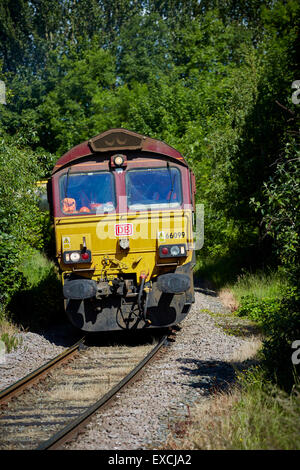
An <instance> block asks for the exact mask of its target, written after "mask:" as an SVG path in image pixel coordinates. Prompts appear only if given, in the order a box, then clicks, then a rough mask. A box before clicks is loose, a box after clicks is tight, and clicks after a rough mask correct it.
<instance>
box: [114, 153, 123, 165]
mask: <svg viewBox="0 0 300 470" xmlns="http://www.w3.org/2000/svg"><path fill="white" fill-rule="evenodd" d="M123 162H124V158H123V157H122V155H116V156H115V158H114V164H115V165H116V166H121V165H122V164H123Z"/></svg>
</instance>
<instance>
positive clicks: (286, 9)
mask: <svg viewBox="0 0 300 470" xmlns="http://www.w3.org/2000/svg"><path fill="white" fill-rule="evenodd" d="M0 12H1V14H0V64H1V66H2V71H1V72H0V79H2V80H4V81H5V83H6V87H7V97H6V100H7V105H0V106H1V108H0V223H1V228H0V265H1V271H0V300H1V304H2V307H1V312H2V313H1V323H0V331H1V334H2V335H3V334H6V332H5V331H4V329H3V328H4V327H2V326H1V325H4V323H5V322H7V321H8V319H9V320H10V321H11V319H14V321H15V322H17V323H18V324H21V325H23V326H25V327H31V328H32V327H38V326H40V325H44V324H46V323H47V321H48V320H49V321H51V319H53V318H54V317H53V312H54V311H57V307H58V305H59V304H60V297H59V295H60V294H59V292H60V291H59V290H58V285H59V283H58V280H57V272H56V268H55V266H54V264H53V260H49V259H48V260H46V259H45V258H44V254H46V255H47V256H48V258H51V255H52V254H53V249H52V245H51V243H52V238H51V223H50V220H49V217H48V216H47V215H46V214H45V213H41V212H40V211H39V210H38V207H37V193H36V181H37V180H39V179H42V178H46V177H47V176H48V175H49V173H50V171H51V168H52V166H53V163H54V161H55V160H56V159H57V158H58V157H59V156H60V155H61V154H62V153H63V152H64V151H66V150H68V149H69V148H70V147H72V146H73V145H76V144H78V143H80V142H81V141H83V140H86V139H88V138H90V137H91V136H93V135H96V134H98V133H100V132H102V131H105V130H106V129H109V128H111V127H127V128H129V129H131V130H133V131H137V132H139V133H142V134H146V135H149V136H151V137H154V138H158V139H163V140H165V141H167V142H168V143H169V144H170V145H173V146H174V147H176V148H177V149H178V150H180V151H181V152H182V153H183V154H184V155H185V157H186V158H187V160H188V162H189V164H190V165H191V167H192V168H193V170H194V172H195V174H196V180H197V189H198V192H197V202H199V203H203V204H204V207H205V243H204V247H203V249H202V250H201V251H200V252H199V254H198V261H197V269H198V274H199V275H200V276H202V277H204V278H206V279H209V280H210V281H211V282H213V283H214V285H215V286H216V287H217V288H220V289H221V288H224V287H226V289H227V292H231V294H230V295H232V296H233V297H234V299H233V301H232V310H237V314H238V315H242V316H245V315H246V316H247V317H249V318H250V319H252V321H253V320H255V321H256V322H258V323H259V324H260V325H261V327H262V328H263V329H264V331H265V335H266V339H265V342H264V346H263V358H264V367H265V371H266V372H267V374H268V375H267V376H268V377H269V378H272V380H273V381H276V383H277V384H278V385H279V386H280V387H282V388H285V389H286V390H291V388H292V386H293V383H294V382H293V373H295V374H296V375H297V374H298V373H299V371H297V370H293V368H292V363H291V360H290V356H291V343H292V342H293V340H297V339H300V332H299V313H298V312H299V297H298V294H297V292H298V290H299V212H300V211H299V200H300V197H299V196H300V194H299V180H300V174H299V105H297V102H295V100H293V101H292V93H293V90H292V88H291V85H292V83H293V82H294V81H295V80H298V79H299V78H300V77H299V76H297V73H298V71H299V64H298V61H297V60H298V56H297V39H298V35H299V18H300V15H299V13H300V6H299V2H297V1H296V0H275V1H274V0H272V1H271V0H266V1H261V0H253V1H252V2H248V1H247V2H246V1H240V2H235V1H233V0H226V1H219V0H202V1H201V2H199V1H198V0H190V1H188V2H182V1H177V0H176V1H173V0H172V1H169V0H167V1H164V2H157V1H154V0H151V1H150V0H149V1H140V0H136V1H133V2H132V1H129V0H115V1H113V2H108V1H106V0H103V1H101V2H100V1H99V0H80V1H78V2H69V1H67V0H61V1H58V2H50V1H49V0H44V1H43V2H40V1H37V0H31V1H27V0H15V1H14V2H6V1H4V0H3V1H2V0H0ZM33 311H34V312H35V314H34V316H32V312H33ZM5 338H6V336H5ZM12 341H13V340H12ZM6 342H7V344H8V343H9V336H8V339H6Z"/></svg>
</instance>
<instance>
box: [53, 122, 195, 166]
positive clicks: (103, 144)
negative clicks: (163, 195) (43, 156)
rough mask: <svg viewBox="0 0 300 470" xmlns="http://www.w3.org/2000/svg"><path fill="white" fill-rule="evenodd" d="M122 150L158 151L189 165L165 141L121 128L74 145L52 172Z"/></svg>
mask: <svg viewBox="0 0 300 470" xmlns="http://www.w3.org/2000/svg"><path fill="white" fill-rule="evenodd" d="M122 150H123V151H125V150H140V151H141V152H146V153H147V152H148V153H154V154H155V153H156V154H159V155H163V156H166V157H169V158H170V159H172V160H175V161H177V162H178V163H181V164H183V165H184V166H188V164H187V162H186V161H185V159H184V158H183V156H182V155H181V154H180V153H179V152H178V150H176V149H174V148H173V147H171V146H170V145H168V144H166V143H165V142H162V141H160V140H157V139H152V138H151V137H146V136H144V135H141V134H137V133H136V132H132V131H129V130H127V129H121V128H120V129H110V130H108V131H105V132H102V134H98V135H96V136H95V137H92V138H91V139H90V140H86V141H85V142H82V143H81V144H79V145H76V146H75V147H73V148H72V149H71V150H69V151H68V152H66V153H65V154H64V155H63V156H62V157H61V158H60V159H59V160H58V161H57V162H56V164H55V166H54V169H53V172H52V174H53V173H56V172H57V171H58V170H60V169H61V168H62V167H64V166H68V165H69V164H70V163H71V162H75V161H76V160H79V159H80V158H83V157H88V156H95V155H97V156H101V154H103V153H104V152H114V151H122Z"/></svg>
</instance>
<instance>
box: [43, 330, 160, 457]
mask: <svg viewBox="0 0 300 470" xmlns="http://www.w3.org/2000/svg"><path fill="white" fill-rule="evenodd" d="M167 337H168V335H165V336H163V337H162V338H161V340H160V341H159V342H158V343H157V344H156V346H155V347H154V348H153V349H152V350H151V351H150V353H149V354H147V356H145V357H144V359H143V360H142V361H141V362H140V363H139V364H138V365H137V366H136V367H135V368H134V369H133V370H132V371H131V372H130V373H129V374H128V375H126V377H124V378H123V379H122V380H121V381H120V382H119V383H118V384H117V385H115V386H114V387H113V388H112V389H111V390H110V391H109V392H107V393H106V394H105V395H103V397H102V398H100V399H99V400H98V401H97V402H96V403H94V404H93V405H91V406H90V407H89V408H88V409H87V410H86V411H85V412H84V413H82V414H81V415H79V416H78V417H77V418H76V419H74V420H73V421H71V422H70V423H69V424H67V425H66V426H65V427H64V428H63V429H61V430H60V431H59V432H57V433H56V434H54V435H53V436H52V437H51V438H50V439H48V440H47V441H44V442H42V443H41V444H40V445H39V446H38V447H37V448H36V449H35V450H55V449H58V448H60V446H61V445H62V444H64V443H65V442H67V441H69V440H70V438H71V437H74V435H75V434H77V433H78V432H79V429H81V428H83V427H84V426H86V424H87V423H88V422H89V421H90V420H91V418H92V417H93V415H94V414H95V413H96V412H97V411H99V409H100V408H103V407H104V406H105V405H107V404H108V402H110V401H111V400H112V399H113V398H114V396H115V395H116V393H118V392H119V391H120V390H121V389H122V388H123V387H124V386H125V385H127V384H128V383H129V382H131V381H132V380H133V379H134V378H135V377H136V376H137V374H138V373H139V372H140V371H141V370H142V369H143V367H144V366H145V365H146V364H147V363H148V362H149V361H150V360H151V359H152V358H153V356H154V355H155V354H156V353H157V352H158V351H159V349H160V348H161V347H162V346H163V345H164V344H165V342H166V339H167Z"/></svg>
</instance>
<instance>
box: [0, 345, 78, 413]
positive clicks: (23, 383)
mask: <svg viewBox="0 0 300 470" xmlns="http://www.w3.org/2000/svg"><path fill="white" fill-rule="evenodd" d="M84 340H85V336H84V337H82V338H81V339H80V340H79V341H77V343H75V344H73V346H71V347H70V348H68V349H67V350H66V351H63V352H62V353H61V354H59V355H58V356H56V357H54V358H53V359H51V360H50V361H49V362H46V363H45V364H43V365H42V366H41V367H39V368H38V369H36V370H34V371H33V372H31V373H30V374H28V375H26V376H25V377H23V378H22V379H20V380H18V381H17V382H15V383H13V384H12V385H10V386H9V387H7V388H5V389H4V390H2V391H1V392H0V406H1V405H4V404H6V403H7V402H9V401H10V400H11V398H13V397H16V396H18V395H20V394H21V393H23V391H24V390H25V389H27V388H28V387H30V386H31V385H33V384H34V383H36V382H38V381H39V380H41V379H42V378H43V377H44V376H45V375H47V374H48V373H49V371H50V370H51V369H52V368H53V367H55V366H57V365H59V364H63V363H64V362H66V361H68V360H69V359H70V357H71V356H72V355H74V354H75V353H76V351H77V350H78V349H79V348H80V346H81V345H83V344H84Z"/></svg>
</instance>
